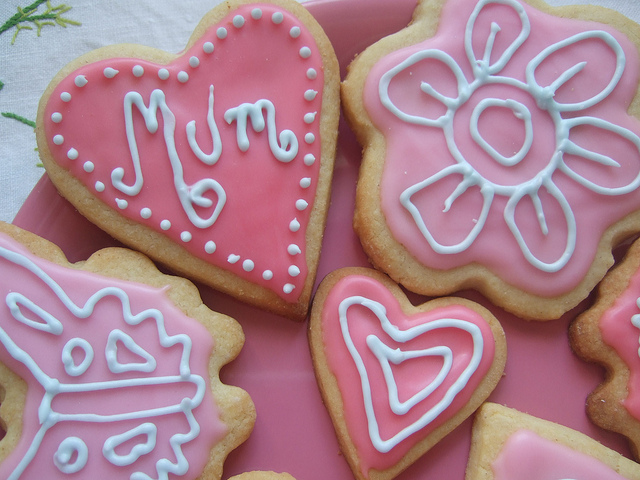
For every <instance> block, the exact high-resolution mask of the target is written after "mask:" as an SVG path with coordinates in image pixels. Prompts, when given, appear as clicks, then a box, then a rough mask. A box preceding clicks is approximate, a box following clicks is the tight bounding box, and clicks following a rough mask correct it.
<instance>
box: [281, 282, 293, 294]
mask: <svg viewBox="0 0 640 480" xmlns="http://www.w3.org/2000/svg"><path fill="white" fill-rule="evenodd" d="M294 288H296V286H295V285H291V284H290V283H286V284H285V285H284V287H282V291H283V292H284V293H287V294H288V293H291V292H293V289H294Z"/></svg>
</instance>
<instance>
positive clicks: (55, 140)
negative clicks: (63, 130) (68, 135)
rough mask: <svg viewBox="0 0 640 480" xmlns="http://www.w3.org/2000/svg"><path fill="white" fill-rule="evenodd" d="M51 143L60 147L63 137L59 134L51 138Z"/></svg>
mask: <svg viewBox="0 0 640 480" xmlns="http://www.w3.org/2000/svg"><path fill="white" fill-rule="evenodd" d="M53 143H55V144H56V145H62V144H63V143H64V137H63V136H62V135H60V134H58V135H56V136H55V137H53Z"/></svg>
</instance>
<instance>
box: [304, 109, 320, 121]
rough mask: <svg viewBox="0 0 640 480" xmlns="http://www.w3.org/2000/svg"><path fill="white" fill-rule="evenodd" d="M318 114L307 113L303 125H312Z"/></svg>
mask: <svg viewBox="0 0 640 480" xmlns="http://www.w3.org/2000/svg"><path fill="white" fill-rule="evenodd" d="M317 113H318V112H309V113H305V115H304V123H313V122H314V120H315V119H316V114H317Z"/></svg>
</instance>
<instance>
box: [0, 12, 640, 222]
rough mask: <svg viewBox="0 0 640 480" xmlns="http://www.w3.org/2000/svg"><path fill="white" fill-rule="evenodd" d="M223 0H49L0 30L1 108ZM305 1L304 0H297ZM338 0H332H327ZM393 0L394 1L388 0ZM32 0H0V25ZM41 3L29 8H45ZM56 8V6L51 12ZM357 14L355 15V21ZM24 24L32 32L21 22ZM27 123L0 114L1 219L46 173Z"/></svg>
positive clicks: (182, 25)
mask: <svg viewBox="0 0 640 480" xmlns="http://www.w3.org/2000/svg"><path fill="white" fill-rule="evenodd" d="M220 1H221V0H179V1H178V0H101V1H96V0H50V2H49V5H50V6H51V7H58V6H61V5H63V4H64V5H66V6H68V7H71V8H70V9H69V10H68V11H65V12H60V11H58V12H60V14H61V21H62V23H64V19H67V20H70V21H72V22H73V23H69V24H67V26H66V27H65V28H62V27H61V26H60V25H54V26H52V25H46V24H45V25H42V28H41V29H40V31H39V32H38V27H37V26H36V25H34V24H30V23H21V24H19V27H18V28H16V27H12V28H10V29H8V30H6V31H4V32H2V33H0V81H1V82H2V85H3V88H2V89H1V90H0V113H2V114H10V115H17V116H20V117H23V118H24V119H26V120H28V121H33V120H35V117H36V110H37V106H38V101H39V99H40V96H41V94H42V92H43V90H44V89H45V87H46V86H47V84H48V83H49V82H50V80H51V79H52V77H53V76H54V75H55V74H56V73H57V72H58V71H59V70H60V69H61V68H62V67H63V66H64V65H65V64H67V63H68V62H69V61H71V60H72V59H74V58H75V57H77V56H79V55H81V54H83V53H85V52H87V51H89V50H92V49H95V48H98V47H102V46H104V45H110V44H115V43H137V44H144V45H149V46H152V47H156V48H160V49H163V50H167V51H170V52H174V53H177V52H179V51H181V50H182V49H183V48H184V46H185V44H186V42H187V40H188V38H189V36H190V35H191V32H192V30H193V28H194V27H195V26H196V24H197V23H198V22H199V20H200V18H201V17H202V16H203V15H204V14H205V13H206V12H207V11H208V10H210V9H211V8H213V7H214V6H215V5H217V4H218V3H220ZM301 1H304V0H301ZM332 1H336V0H332ZM389 1H393V0H389ZM34 2H35V0H0V25H3V24H5V23H6V22H7V21H8V20H9V19H10V18H11V17H12V16H14V15H15V14H16V13H18V7H21V8H23V9H24V8H26V7H28V6H29V5H35V4H36V3H34ZM550 3H553V4H567V3H597V4H600V5H604V6H607V7H610V8H615V9H617V10H619V11H620V12H622V13H623V14H625V15H626V16H628V17H630V18H632V19H633V20H635V21H636V22H640V1H639V0H592V1H591V2H585V1H583V2H580V1H579V0H550ZM47 8H48V7H47V3H45V2H43V3H42V4H41V5H39V6H38V9H37V10H36V11H35V14H38V15H40V14H43V13H45V12H46V10H47ZM54 13H55V12H54ZM355 21H357V19H354V22H355ZM23 27H30V28H31V30H29V29H26V28H23ZM38 163H39V159H38V153H37V151H36V141H35V135H34V131H33V128H32V127H31V126H29V125H27V124H25V123H22V122H21V121H19V120H16V119H15V118H7V117H6V116H2V117H0V220H3V221H11V220H13V218H14V216H15V214H16V213H17V211H18V210H19V208H20V206H21V205H22V203H23V202H24V200H25V199H26V197H27V196H28V195H29V192H30V191H31V189H32V188H33V186H34V185H35V183H36V182H37V181H38V179H39V178H40V177H41V176H42V175H43V174H44V169H43V168H42V167H40V166H38Z"/></svg>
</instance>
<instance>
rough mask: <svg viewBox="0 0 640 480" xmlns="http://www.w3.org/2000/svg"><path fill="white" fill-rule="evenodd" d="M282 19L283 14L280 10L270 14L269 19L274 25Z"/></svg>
mask: <svg viewBox="0 0 640 480" xmlns="http://www.w3.org/2000/svg"><path fill="white" fill-rule="evenodd" d="M283 20H284V15H283V14H282V12H275V13H274V14H273V15H271V21H272V22H273V23H275V24H276V25H279V24H281V23H282V21H283Z"/></svg>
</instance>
